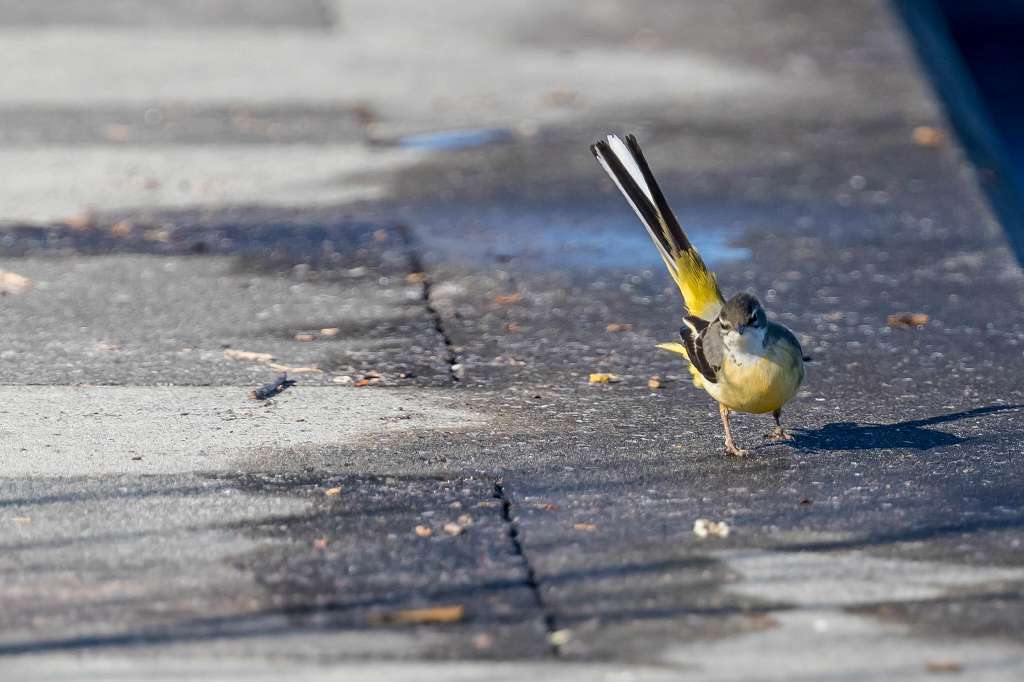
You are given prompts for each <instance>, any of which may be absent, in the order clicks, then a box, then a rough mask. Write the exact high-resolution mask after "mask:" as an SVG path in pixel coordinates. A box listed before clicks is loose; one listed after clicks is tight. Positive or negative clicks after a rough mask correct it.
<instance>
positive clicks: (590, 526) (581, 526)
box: [572, 523, 597, 533]
mask: <svg viewBox="0 0 1024 682" xmlns="http://www.w3.org/2000/svg"><path fill="white" fill-rule="evenodd" d="M572 527H573V528H575V529H576V530H582V531H585V532H587V533H593V532H594V531H596V530H597V524H596V523H574V524H572Z"/></svg>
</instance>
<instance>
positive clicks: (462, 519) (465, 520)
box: [455, 514, 473, 526]
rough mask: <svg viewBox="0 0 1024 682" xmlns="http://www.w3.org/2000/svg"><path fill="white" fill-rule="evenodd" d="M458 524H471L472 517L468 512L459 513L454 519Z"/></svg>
mask: <svg viewBox="0 0 1024 682" xmlns="http://www.w3.org/2000/svg"><path fill="white" fill-rule="evenodd" d="M455 520H456V521H457V522H458V524H459V525H460V526H471V525H473V517H472V516H470V515H469V514H460V515H459V518H457V519H455Z"/></svg>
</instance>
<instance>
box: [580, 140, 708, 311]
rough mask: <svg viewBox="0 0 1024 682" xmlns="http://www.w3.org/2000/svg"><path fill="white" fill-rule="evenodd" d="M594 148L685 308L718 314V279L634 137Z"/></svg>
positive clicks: (593, 150) (597, 143)
mask: <svg viewBox="0 0 1024 682" xmlns="http://www.w3.org/2000/svg"><path fill="white" fill-rule="evenodd" d="M590 150H591V151H592V152H593V153H594V156H595V157H596V158H597V160H598V162H599V163H600V164H601V167H602V168H604V170H605V172H606V173H607V174H608V176H609V177H610V178H611V179H612V181H613V182H614V183H615V185H616V187H618V188H619V191H620V192H622V195H623V196H624V197H625V198H626V201H628V202H629V205H630V206H632V208H633V210H634V211H635V212H636V215H637V217H638V218H640V222H641V223H643V226H644V228H645V229H646V230H647V233H648V234H649V235H650V236H651V240H652V241H653V242H654V245H655V246H656V247H657V248H658V254H659V255H660V256H661V259H662V260H663V261H664V262H665V266H666V267H667V268H668V271H669V274H670V275H671V276H672V279H673V280H674V281H675V283H676V285H677V286H678V287H679V291H680V293H682V295H683V303H684V305H685V306H686V309H687V311H688V312H689V313H690V314H692V315H696V316H697V317H700V318H702V319H704V320H711V319H714V317H715V316H716V315H717V314H718V311H719V310H720V309H721V307H722V303H723V301H722V294H721V292H720V291H719V289H718V282H717V281H716V280H715V276H714V274H712V273H711V271H709V270H708V269H707V266H705V265H704V261H703V260H702V259H701V257H700V254H698V253H697V250H696V249H695V248H694V247H693V244H691V243H690V240H689V239H688V238H687V236H686V233H685V232H683V228H682V226H681V225H680V224H679V220H678V219H676V216H675V214H674V213H673V212H672V209H671V207H669V205H668V200H667V199H666V198H665V195H664V193H662V191H661V187H660V186H659V185H658V181H657V180H655V179H654V172H653V171H652V170H651V167H650V165H649V164H648V163H647V159H646V158H645V157H644V153H643V151H642V150H641V149H640V143H639V142H637V140H636V137H635V136H633V135H627V136H626V139H625V141H623V140H622V138H620V137H619V136H618V135H608V136H607V138H606V139H604V140H599V141H598V142H596V143H594V144H593V145H591V147H590Z"/></svg>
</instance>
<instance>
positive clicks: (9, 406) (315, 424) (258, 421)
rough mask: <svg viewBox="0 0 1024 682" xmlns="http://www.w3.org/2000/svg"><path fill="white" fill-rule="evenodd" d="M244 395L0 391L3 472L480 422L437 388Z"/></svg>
mask: <svg viewBox="0 0 1024 682" xmlns="http://www.w3.org/2000/svg"><path fill="white" fill-rule="evenodd" d="M246 393H247V392H246V390H245V389H242V388H235V387H148V388H142V387H127V386H125V387H112V386H93V387H84V386H83V387H67V386H54V387H49V386H26V387H11V386H7V387H2V388H0V404H2V405H3V406H4V407H3V409H2V410H0V476H3V477H11V478H14V477H21V476H76V475H99V474H116V473H132V474H143V473H148V474H156V473H173V472H188V471H218V470H224V469H227V468H231V467H232V465H233V462H234V459H235V457H237V456H238V453H239V452H242V451H250V450H252V449H256V448H268V447H269V448H272V449H284V448H290V447H296V446H299V445H303V444H327V445H329V444H333V443H338V444H345V445H348V446H351V445H353V444H358V443H371V442H374V441H375V439H377V438H379V437H381V436H383V435H386V434H394V433H400V432H411V431H416V430H447V431H458V430H462V429H469V428H476V427H479V426H480V425H482V424H484V423H486V421H487V419H486V417H484V416H483V415H481V414H478V413H474V412H470V411H467V410H465V409H462V408H457V407H452V406H449V405H446V402H447V401H446V398H445V396H444V395H443V394H442V393H441V392H440V391H428V392H422V391H420V392H416V391H411V390H388V389H383V390H382V389H375V388H373V387H369V388H364V389H360V388H353V387H351V386H339V387H337V388H331V387H297V388H294V389H291V390H290V391H289V392H288V393H285V394H284V395H283V396H281V397H279V398H278V399H276V400H275V401H274V403H273V404H267V403H263V402H257V401H254V400H251V399H249V398H248V396H247V395H246ZM268 464H269V465H270V466H271V467H273V462H269V463H268ZM288 465H289V463H288V462H281V463H280V466H281V467H282V468H287V467H288Z"/></svg>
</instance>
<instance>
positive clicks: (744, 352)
mask: <svg viewBox="0 0 1024 682" xmlns="http://www.w3.org/2000/svg"><path fill="white" fill-rule="evenodd" d="M767 331H768V329H767V327H761V328H760V329H755V328H754V327H748V328H747V330H746V332H745V333H743V334H740V333H738V332H736V331H730V332H729V333H727V334H725V335H723V337H722V345H723V346H724V347H725V352H726V353H728V355H729V359H730V360H731V361H732V362H733V364H735V365H737V366H739V367H742V366H743V365H749V364H753V363H756V362H757V361H758V360H759V359H761V358H764V357H765V350H764V336H765V333H766V332H767Z"/></svg>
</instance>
